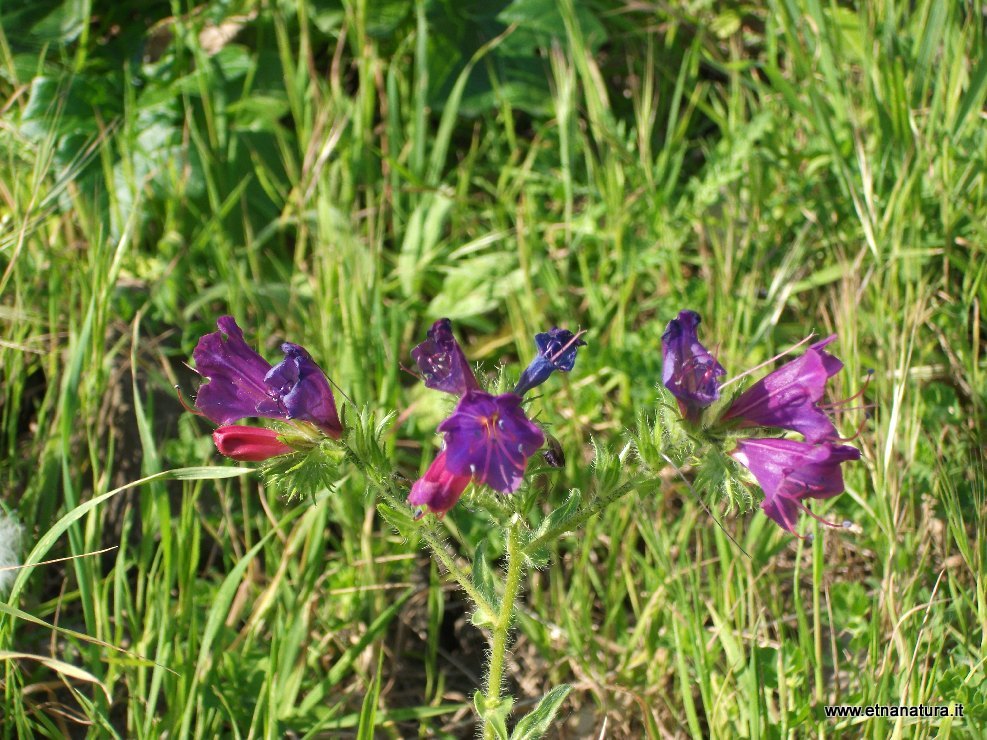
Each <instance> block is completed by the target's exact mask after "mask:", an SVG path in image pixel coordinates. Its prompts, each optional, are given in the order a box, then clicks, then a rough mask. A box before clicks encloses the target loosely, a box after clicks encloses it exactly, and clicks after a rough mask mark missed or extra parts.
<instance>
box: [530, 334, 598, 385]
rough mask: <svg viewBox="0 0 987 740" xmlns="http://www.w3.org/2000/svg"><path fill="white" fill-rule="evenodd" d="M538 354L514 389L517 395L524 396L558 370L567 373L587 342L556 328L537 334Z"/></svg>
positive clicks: (576, 335)
mask: <svg viewBox="0 0 987 740" xmlns="http://www.w3.org/2000/svg"><path fill="white" fill-rule="evenodd" d="M535 344H536V345H537V346H538V354H537V355H536V356H535V359H533V360H532V361H531V364H530V365H528V367H526V368H525V369H524V372H523V373H521V377H520V378H518V382H517V385H516V386H515V388H514V393H515V395H518V396H523V395H524V394H525V393H527V392H528V391H530V390H531V389H532V388H534V387H535V386H538V385H541V384H542V383H544V382H545V381H546V380H548V376H550V375H551V374H552V373H554V372H555V371H556V370H559V371H561V372H564V373H567V372H569V371H570V370H572V368H573V365H575V364H576V350H578V349H579V348H580V347H583V346H585V345H586V342H584V341H583V340H581V339H580V338H579V335H578V334H573V333H572V332H571V331H569V330H568V329H559V328H558V327H554V328H552V329H550V330H549V331H546V332H542V333H541V334H535Z"/></svg>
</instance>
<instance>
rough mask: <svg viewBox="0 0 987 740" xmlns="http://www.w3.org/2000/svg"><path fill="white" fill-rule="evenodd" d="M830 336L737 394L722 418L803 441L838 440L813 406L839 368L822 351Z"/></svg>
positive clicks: (836, 435) (838, 363) (824, 418)
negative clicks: (783, 432)
mask: <svg viewBox="0 0 987 740" xmlns="http://www.w3.org/2000/svg"><path fill="white" fill-rule="evenodd" d="M835 339H836V335H835V334H834V335H833V336H831V337H827V338H826V339H823V340H822V341H820V342H816V343H815V344H813V345H812V346H811V347H809V349H808V350H807V351H806V353H805V354H804V355H802V356H801V357H797V358H795V359H794V360H792V361H791V362H788V363H786V364H784V365H782V366H781V367H780V368H778V369H777V370H775V371H774V372H773V373H770V374H768V375H766V376H765V377H763V378H761V379H760V380H759V381H757V382H756V383H755V384H754V385H752V386H751V387H750V388H748V389H747V390H746V391H744V392H743V393H741V394H740V395H739V396H738V397H737V398H736V399H735V400H734V402H733V403H732V404H731V405H730V408H728V409H727V411H726V413H725V414H724V415H723V421H729V420H731V419H736V420H737V421H739V422H740V426H742V427H778V428H779V429H790V430H791V431H793V432H799V433H800V434H802V435H803V436H804V437H805V441H806V442H824V441H835V440H837V439H839V435H838V434H837V432H836V427H835V426H833V422H832V421H830V419H829V417H828V416H827V415H826V413H825V412H824V411H823V410H822V409H820V408H819V406H818V405H817V404H818V402H819V401H820V399H822V397H823V393H824V391H825V387H826V381H827V380H829V378H831V377H832V376H833V375H835V374H836V373H838V372H839V371H840V370H841V369H842V368H843V363H842V362H840V360H839V359H837V358H836V357H834V356H833V355H831V354H829V353H828V352H826V351H824V349H823V348H824V347H826V346H827V345H828V344H830V343H831V342H833V341H834V340H835Z"/></svg>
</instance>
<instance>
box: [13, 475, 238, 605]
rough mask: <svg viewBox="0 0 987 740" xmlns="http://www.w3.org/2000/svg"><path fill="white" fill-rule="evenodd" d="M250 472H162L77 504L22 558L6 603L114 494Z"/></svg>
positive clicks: (14, 597)
mask: <svg viewBox="0 0 987 740" xmlns="http://www.w3.org/2000/svg"><path fill="white" fill-rule="evenodd" d="M252 472H253V468H242V467H204V466H199V467H193V468H178V469H176V470H166V471H164V472H162V473H155V474H154V475H149V476H147V477H146V478H141V479H140V480H137V481H134V482H133V483H127V484H126V485H123V486H120V487H119V488H114V489H113V490H112V491H108V492H107V493H104V494H103V495H101V496H97V497H96V498H92V499H89V500H88V501H85V502H84V503H81V504H79V505H78V506H76V507H75V508H74V509H72V511H70V512H69V513H67V514H66V515H65V516H63V517H62V518H61V519H59V520H58V521H57V522H55V524H54V525H53V526H52V528H51V529H49V530H48V531H47V532H45V533H44V534H43V535H41V538H40V539H39V540H38V544H36V545H35V546H34V549H33V550H31V552H30V554H29V555H28V556H27V558H25V560H24V565H23V566H22V568H21V570H20V571H19V572H18V574H17V580H15V581H14V585H13V586H11V588H10V594H8V596H7V603H8V604H14V603H16V602H17V598H18V597H19V596H20V593H21V591H22V590H23V588H24V585H25V583H27V579H28V578H29V577H30V575H31V573H32V572H33V571H34V568H33V567H28V566H35V565H37V564H38V563H39V562H40V561H41V560H42V558H44V556H45V555H46V554H47V553H48V551H49V550H50V549H51V548H52V546H53V545H54V544H55V542H56V540H58V538H59V537H61V536H62V534H64V533H65V530H67V529H68V528H69V527H71V526H72V525H73V524H74V523H75V522H77V521H78V520H79V519H81V518H82V517H84V516H85V515H86V514H88V513H89V512H90V511H91V510H93V509H95V508H96V507H97V506H99V505H100V504H101V503H103V502H104V501H106V500H108V499H110V498H113V497H114V496H116V495H117V494H118V493H121V492H123V491H126V490H128V489H130V488H136V487H137V486H142V485H144V484H145V483H151V482H152V481H157V480H218V479H220V478H232V477H234V476H238V475H243V474H244V473H252Z"/></svg>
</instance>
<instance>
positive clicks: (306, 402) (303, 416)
mask: <svg viewBox="0 0 987 740" xmlns="http://www.w3.org/2000/svg"><path fill="white" fill-rule="evenodd" d="M216 325H217V326H218V327H219V331H216V332H212V333H210V334H206V335H205V336H203V337H202V338H201V339H200V340H199V343H198V344H197V345H196V347H195V349H194V350H193V352H192V357H193V359H194V360H195V371H196V372H197V373H198V374H199V375H201V376H203V377H204V378H206V379H207V382H205V383H204V384H203V385H202V386H200V387H199V390H198V393H197V395H196V398H195V407H196V409H197V410H198V411H199V412H200V413H201V414H202V415H203V416H205V417H206V418H207V419H210V420H211V421H213V422H215V423H216V424H219V425H220V427H219V429H217V434H218V435H219V436H218V437H215V435H214V438H215V439H216V444H217V447H218V448H219V450H220V452H222V453H223V454H227V452H224V449H225V450H227V451H233V452H234V454H231V455H228V456H229V457H233V458H234V459H239V460H263V459H267V457H274V456H276V455H277V454H286V452H290V451H291V450H292V448H290V447H288V446H287V445H285V444H284V443H283V442H280V441H279V440H278V439H277V435H276V433H275V432H272V431H271V430H267V429H259V428H257V427H233V426H230V425H232V424H233V422H236V421H240V420H241V419H246V418H264V419H277V420H282V421H290V422H303V423H305V424H310V425H312V426H313V427H315V428H316V429H318V430H319V431H320V432H322V433H323V434H325V435H327V436H329V437H331V438H333V439H339V438H340V436H341V435H342V432H343V426H342V424H341V423H340V421H339V415H338V414H337V413H336V401H335V399H334V398H333V395H332V389H331V388H330V386H329V379H328V378H327V377H326V374H325V373H324V372H323V371H322V369H321V368H320V367H319V366H318V365H317V364H316V363H315V361H314V360H313V359H312V357H311V356H310V355H309V353H308V352H307V351H306V350H305V349H304V348H303V347H300V346H299V345H297V344H292V343H291V342H285V343H284V344H282V345H281V351H282V352H283V353H284V359H283V360H282V361H281V362H279V363H278V364H277V365H274V366H272V365H271V364H270V363H269V362H267V361H266V360H265V359H264V358H263V357H261V356H260V355H259V354H258V353H257V352H256V351H254V350H253V349H252V348H251V347H250V346H249V345H248V344H247V343H246V342H245V341H244V338H243V331H241V329H240V327H239V326H237V323H236V321H235V320H234V319H233V317H232V316H221V317H220V318H219V319H218V320H217V321H216ZM248 429H249V430H252V431H247V430H248ZM271 435H274V436H273V437H272V436H271ZM244 450H246V451H244ZM265 450H266V451H267V452H269V453H271V454H268V455H267V456H266V457H263V456H262V455H263V454H264V451H265ZM238 454H239V455H240V456H239V457H238V456H237V455H238Z"/></svg>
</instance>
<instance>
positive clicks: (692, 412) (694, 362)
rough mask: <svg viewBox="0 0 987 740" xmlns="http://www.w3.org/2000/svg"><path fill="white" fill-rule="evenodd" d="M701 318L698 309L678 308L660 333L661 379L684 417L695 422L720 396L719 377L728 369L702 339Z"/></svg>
mask: <svg viewBox="0 0 987 740" xmlns="http://www.w3.org/2000/svg"><path fill="white" fill-rule="evenodd" d="M700 321H701V319H700V318H699V314H697V313H696V312H695V311H688V310H686V311H679V315H678V318H674V319H672V320H671V321H669V322H668V326H667V327H665V333H664V334H662V335H661V358H662V362H661V364H662V367H661V376H662V377H661V379H662V382H663V383H664V385H665V387H666V388H668V390H669V392H671V394H672V395H673V396H675V398H676V399H677V400H678V403H679V410H680V411H681V412H682V416H683V417H685V419H687V420H688V421H690V422H692V423H693V424H695V423H697V422H698V421H699V414H700V413H701V412H702V410H703V409H704V408H706V407H707V406H709V405H710V404H711V403H713V402H714V401H716V400H717V399H718V398H719V397H720V387H719V380H718V379H719V378H721V377H723V376H724V375H726V372H727V371H726V370H724V369H723V366H722V365H721V364H720V363H719V362H717V361H716V358H715V357H713V355H712V354H711V353H710V352H709V350H708V349H706V348H705V347H704V346H703V345H702V344H701V343H700V342H699V337H698V336H697V335H696V327H698V326H699V322H700Z"/></svg>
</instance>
